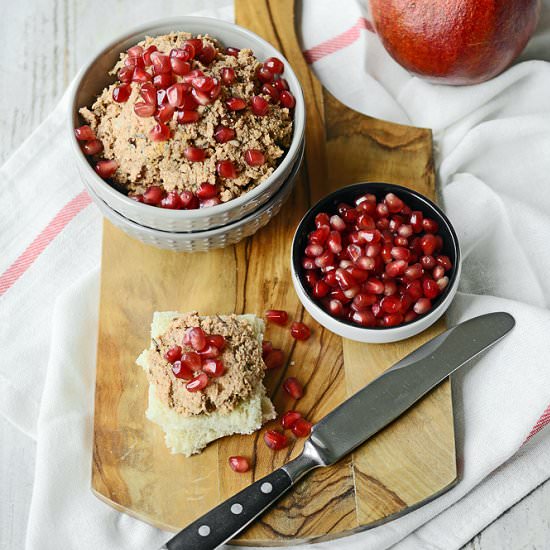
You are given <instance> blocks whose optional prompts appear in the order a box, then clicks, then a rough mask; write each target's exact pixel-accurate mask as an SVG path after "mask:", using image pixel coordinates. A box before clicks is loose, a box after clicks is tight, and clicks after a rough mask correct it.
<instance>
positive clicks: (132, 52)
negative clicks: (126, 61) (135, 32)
mask: <svg viewBox="0 0 550 550" xmlns="http://www.w3.org/2000/svg"><path fill="white" fill-rule="evenodd" d="M126 53H127V54H128V57H141V56H142V55H143V48H142V47H141V46H132V47H131V48H129V49H128V51H127V52H126Z"/></svg>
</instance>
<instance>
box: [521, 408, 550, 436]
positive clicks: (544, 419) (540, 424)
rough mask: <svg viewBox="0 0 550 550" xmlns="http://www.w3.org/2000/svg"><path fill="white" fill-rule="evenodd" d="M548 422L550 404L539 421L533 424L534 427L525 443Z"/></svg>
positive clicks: (549, 418) (549, 419)
mask: <svg viewBox="0 0 550 550" xmlns="http://www.w3.org/2000/svg"><path fill="white" fill-rule="evenodd" d="M547 424H550V405H548V407H546V410H545V411H544V412H543V413H542V415H541V417H540V418H539V419H538V420H537V423H536V424H535V425H534V426H533V428H532V429H531V431H530V432H529V435H528V436H527V437H526V438H525V441H524V442H523V444H525V443H527V442H528V441H529V440H530V439H531V438H532V437H533V436H534V435H535V434H538V433H539V432H540V431H541V430H542V428H544V426H546V425H547Z"/></svg>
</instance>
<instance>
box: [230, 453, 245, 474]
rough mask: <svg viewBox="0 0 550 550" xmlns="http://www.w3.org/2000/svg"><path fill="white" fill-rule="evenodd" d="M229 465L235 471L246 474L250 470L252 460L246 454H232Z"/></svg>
mask: <svg viewBox="0 0 550 550" xmlns="http://www.w3.org/2000/svg"><path fill="white" fill-rule="evenodd" d="M229 466H230V467H231V469H232V470H233V471H234V472H237V473H239V474H244V473H245V472H248V470H250V462H249V460H248V458H246V457H244V456H230V457H229Z"/></svg>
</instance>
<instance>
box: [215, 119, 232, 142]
mask: <svg viewBox="0 0 550 550" xmlns="http://www.w3.org/2000/svg"><path fill="white" fill-rule="evenodd" d="M214 139H215V140H216V141H217V142H218V143H226V142H228V141H231V140H232V139H235V130H233V129H232V128H228V127H227V126H224V125H223V124H219V125H218V126H216V129H215V130H214Z"/></svg>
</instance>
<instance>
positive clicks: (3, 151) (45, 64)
mask: <svg viewBox="0 0 550 550" xmlns="http://www.w3.org/2000/svg"><path fill="white" fill-rule="evenodd" d="M227 3H228V1H227V0H221V1H218V2H216V4H223V5H226V4H227ZM212 4H213V2H209V1H208V0H177V1H173V0H164V1H162V2H152V1H147V0H118V1H112V0H95V1H92V2H88V1H84V0H41V1H40V2H24V1H23V2H21V1H16V2H7V1H3V2H0V21H2V33H3V36H4V39H3V47H2V49H1V50H0V75H2V99H1V101H0V162H3V161H4V160H5V159H6V158H7V157H8V156H9V155H10V154H11V153H12V152H13V151H14V150H15V149H16V148H17V147H18V146H19V145H20V144H21V143H22V142H23V141H24V140H25V138H26V137H27V136H28V135H29V134H30V133H31V132H32V131H33V130H34V128H36V126H38V125H39V124H40V122H41V121H42V120H43V119H44V118H45V117H46V116H47V115H48V113H49V112H50V110H51V109H52V107H53V106H54V105H55V104H56V102H57V101H58V100H59V98H60V97H61V95H62V94H63V91H64V90H65V89H66V87H67V85H68V83H69V82H70V80H71V79H72V78H73V76H74V75H75V74H76V72H77V70H78V68H79V67H80V66H81V65H82V64H83V63H84V62H85V61H86V60H87V59H88V58H89V57H90V56H91V55H92V54H93V52H94V51H96V50H97V48H98V47H99V46H100V45H102V44H106V43H107V41H108V40H109V39H111V38H112V37H114V36H116V35H117V34H119V33H120V32H121V29H124V28H129V27H132V26H136V25H139V24H141V23H142V22H144V21H148V20H153V19H160V18H162V17H168V16H171V15H176V14H179V15H181V14H185V13H187V12H189V11H192V10H194V11H196V10H197V9H206V8H208V7H209V6H211V5H212ZM33 464H34V451H33V447H32V445H29V443H28V440H27V438H26V437H25V436H23V435H22V434H21V433H20V432H19V431H17V430H16V429H15V428H14V427H13V426H12V425H11V424H9V423H8V422H7V421H6V420H5V419H4V418H3V417H0V487H1V488H2V489H1V494H2V498H1V499H0V521H1V524H0V550H14V549H15V548H22V547H23V541H24V534H25V527H26V517H27V514H28V506H29V503H30V498H31V494H32V472H33V467H34V466H33ZM16 491H17V495H18V498H17V499H15V492H16ZM15 502H17V504H14V503H15ZM549 510H550V481H547V482H546V483H543V484H542V485H541V486H539V487H538V488H537V489H535V490H534V491H533V492H532V493H530V494H529V495H527V496H526V497H525V498H524V499H523V500H521V501H520V502H519V503H517V504H516V505H515V506H514V507H512V508H511V509H510V510H508V511H507V512H506V513H505V514H503V515H502V516H501V517H499V518H497V519H496V520H495V521H494V522H493V523H492V524H491V525H489V526H488V527H486V528H485V529H484V530H483V531H482V532H481V533H479V534H478V535H477V536H476V537H475V538H474V539H473V540H472V541H470V542H469V543H468V544H467V545H466V546H465V547H464V548H463V550H519V549H530V550H543V549H548V548H550V512H549Z"/></svg>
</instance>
